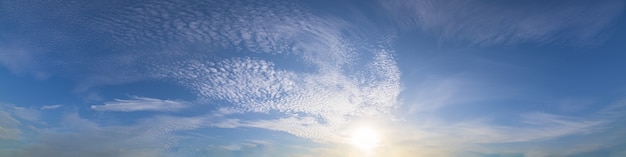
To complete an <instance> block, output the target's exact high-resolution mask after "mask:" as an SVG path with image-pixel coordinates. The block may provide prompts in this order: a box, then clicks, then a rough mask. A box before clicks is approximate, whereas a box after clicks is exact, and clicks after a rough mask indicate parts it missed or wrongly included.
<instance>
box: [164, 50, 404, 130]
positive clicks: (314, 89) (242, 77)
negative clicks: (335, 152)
mask: <svg viewBox="0 0 626 157" xmlns="http://www.w3.org/2000/svg"><path fill="white" fill-rule="evenodd" d="M333 53H342V52H333ZM372 53H373V55H372V58H371V59H363V60H365V61H364V64H355V63H351V64H354V65H350V64H346V65H345V66H340V67H339V68H330V66H337V64H331V65H327V64H329V63H327V62H328V61H316V62H313V63H312V64H314V65H316V66H317V67H318V71H315V72H297V71H292V70H285V69H282V68H280V67H279V66H278V65H276V64H274V63H272V62H268V61H265V60H259V59H251V58H234V59H230V60H223V61H219V62H208V63H202V62H185V63H181V64H180V66H182V67H174V68H171V67H169V68H171V69H169V68H168V69H169V70H166V71H169V72H168V73H166V74H164V75H165V76H173V77H175V78H177V79H178V80H180V81H181V84H182V85H184V86H189V87H190V88H191V89H193V90H195V91H196V93H197V94H198V96H199V97H201V98H204V99H207V100H223V101H228V102H230V103H232V106H231V108H232V109H233V110H235V111H236V112H230V113H250V112H257V113H269V112H278V113H279V114H282V115H283V116H282V117H284V118H278V119H273V120H272V119H269V120H266V121H257V122H254V123H255V124H252V123H251V124H245V125H239V126H245V127H258V128H265V129H272V130H277V129H278V130H279V131H285V132H288V133H292V134H294V135H296V136H300V137H306V138H310V139H314V140H317V141H324V142H330V141H332V142H337V141H339V140H338V138H337V137H336V136H337V135H333V134H334V131H337V130H339V129H342V126H345V125H348V124H349V123H350V122H352V121H354V120H357V119H359V118H363V117H371V116H380V117H389V114H390V112H391V110H392V109H393V108H394V107H395V106H396V105H397V103H396V97H397V95H398V94H399V92H400V80H399V79H400V72H399V70H398V68H397V67H396V63H395V58H394V57H393V54H391V53H390V52H388V51H377V52H372ZM317 64H320V65H317ZM353 66H365V67H367V68H366V69H365V70H353V71H347V72H346V71H343V70H342V69H352V68H353ZM181 69H184V70H181ZM289 115H297V116H296V117H291V116H289ZM256 124H258V125H256ZM304 125H306V126H304ZM228 126H232V125H228ZM235 126H237V125H235ZM286 126H289V127H286ZM305 130H308V131H305ZM321 134H323V135H321Z"/></svg>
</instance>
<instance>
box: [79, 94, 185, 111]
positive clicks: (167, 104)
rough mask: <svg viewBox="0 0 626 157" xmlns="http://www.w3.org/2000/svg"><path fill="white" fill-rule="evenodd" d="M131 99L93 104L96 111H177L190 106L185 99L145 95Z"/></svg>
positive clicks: (92, 107)
mask: <svg viewBox="0 0 626 157" xmlns="http://www.w3.org/2000/svg"><path fill="white" fill-rule="evenodd" d="M132 98H133V99H130V100H122V99H115V101H111V102H107V103H105V104H104V105H92V106H91V109H93V110H96V111H114V112H133V111H177V110H180V109H184V108H187V107H188V105H189V104H188V103H187V102H184V101H173V100H160V99H154V98H145V97H137V96H134V97H132Z"/></svg>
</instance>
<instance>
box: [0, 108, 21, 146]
mask: <svg viewBox="0 0 626 157" xmlns="http://www.w3.org/2000/svg"><path fill="white" fill-rule="evenodd" d="M20 125H21V123H20V122H19V121H17V120H16V119H15V118H13V117H12V116H11V115H10V114H9V113H7V112H4V111H2V110H0V139H12V140H15V139H18V136H19V135H20V134H21V133H22V131H21V130H20V129H19V126H20Z"/></svg>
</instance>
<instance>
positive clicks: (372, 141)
mask: <svg viewBox="0 0 626 157" xmlns="http://www.w3.org/2000/svg"><path fill="white" fill-rule="evenodd" d="M378 138H379V137H378V133H377V132H376V130H374V129H372V128H370V127H359V128H357V129H355V130H354V132H353V134H352V141H351V143H352V145H354V146H355V147H356V148H358V149H361V150H363V151H368V152H369V151H372V150H373V149H374V148H376V146H378V142H379V141H378V140H379V139H378Z"/></svg>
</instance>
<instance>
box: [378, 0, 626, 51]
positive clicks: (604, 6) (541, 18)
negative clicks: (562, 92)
mask: <svg viewBox="0 0 626 157" xmlns="http://www.w3.org/2000/svg"><path fill="white" fill-rule="evenodd" d="M380 3H381V4H382V5H383V6H384V7H385V8H386V10H387V11H388V12H389V13H391V16H392V17H393V18H394V19H395V21H396V23H397V24H399V25H400V27H401V28H405V29H415V28H422V29H423V30H426V31H431V32H436V34H437V35H439V36H440V38H441V39H442V40H445V41H446V42H450V43H465V42H467V43H470V44H476V45H481V46H490V45H496V44H518V43H539V44H545V43H555V44H568V45H574V46H580V45H583V46H587V45H594V44H597V43H598V42H601V41H603V40H604V39H605V38H606V35H608V34H610V33H609V32H608V30H610V29H608V30H607V28H609V27H610V26H611V24H612V23H613V22H615V19H616V18H617V17H618V16H620V14H621V13H622V11H623V9H624V3H623V1H620V0H602V1H578V0H576V1H570V2H568V3H551V2H545V1H537V2H528V3H526V2H524V3H521V2H519V3H517V2H513V3H510V2H500V1H463V0H453V1H437V0H395V1H381V2H380Z"/></svg>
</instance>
